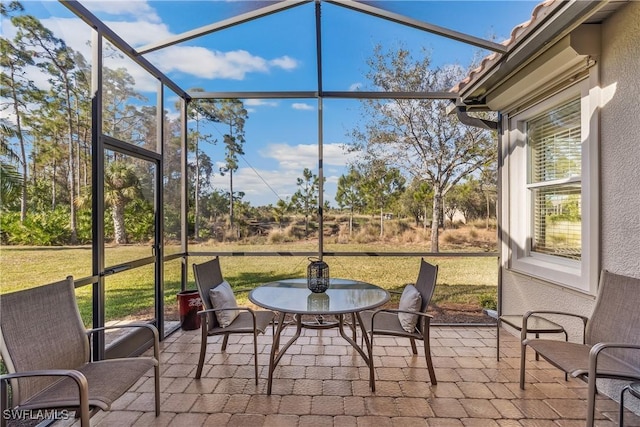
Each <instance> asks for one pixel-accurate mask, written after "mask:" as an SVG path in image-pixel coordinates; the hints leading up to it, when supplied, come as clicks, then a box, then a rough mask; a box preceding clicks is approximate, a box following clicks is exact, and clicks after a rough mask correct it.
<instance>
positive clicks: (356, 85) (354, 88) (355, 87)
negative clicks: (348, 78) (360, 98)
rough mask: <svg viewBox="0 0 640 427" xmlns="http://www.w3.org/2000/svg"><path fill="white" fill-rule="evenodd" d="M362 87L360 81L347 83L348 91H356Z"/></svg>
mask: <svg viewBox="0 0 640 427" xmlns="http://www.w3.org/2000/svg"><path fill="white" fill-rule="evenodd" d="M360 89H362V83H360V82H356V83H352V84H350V85H349V92H356V91H359V90H360Z"/></svg>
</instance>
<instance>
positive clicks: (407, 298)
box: [398, 285, 422, 332]
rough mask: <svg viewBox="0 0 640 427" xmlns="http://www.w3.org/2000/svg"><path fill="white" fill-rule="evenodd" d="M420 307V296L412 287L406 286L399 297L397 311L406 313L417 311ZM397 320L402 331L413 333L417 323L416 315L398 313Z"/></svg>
mask: <svg viewBox="0 0 640 427" xmlns="http://www.w3.org/2000/svg"><path fill="white" fill-rule="evenodd" d="M421 305H422V295H420V292H418V290H417V289H416V287H415V286H413V285H407V286H406V287H405V288H404V291H402V296H401V297H400V303H399V304H398V309H400V310H406V311H416V312H417V311H418V310H420V306H421ZM398 320H400V324H401V325H402V329H404V330H405V331H407V332H414V331H415V329H416V325H417V323H418V316H417V315H416V314H409V313H398Z"/></svg>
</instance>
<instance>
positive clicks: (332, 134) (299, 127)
mask: <svg viewBox="0 0 640 427" xmlns="http://www.w3.org/2000/svg"><path fill="white" fill-rule="evenodd" d="M369 3H370V4H373V5H375V6H378V7H381V8H387V9H389V10H391V11H392V12H395V13H400V14H403V15H407V16H409V17H412V18H416V19H420V20H423V21H425V22H428V23H430V24H435V25H439V26H444V27H448V28H451V29H453V30H456V31H460V32H463V33H467V34H470V35H473V36H476V37H481V38H485V39H493V40H495V41H497V42H500V41H502V40H505V39H507V38H508V37H509V35H510V33H511V30H512V29H513V27H514V26H516V25H518V24H520V23H522V22H525V21H527V20H528V19H529V18H530V16H531V12H532V10H533V8H534V7H535V5H536V4H537V2H531V1H515V0H512V1H455V0H453V1H452V0H449V1H423V0H408V1H374V2H369ZM83 4H85V6H86V7H87V8H88V9H89V10H91V11H92V12H93V13H94V14H96V15H97V16H98V17H99V18H100V19H102V20H103V21H105V22H106V23H107V24H108V25H109V26H110V27H112V28H113V29H114V30H116V31H117V32H118V33H119V34H120V35H121V36H122V37H123V38H124V39H125V40H126V41H127V42H128V43H130V44H131V45H132V46H133V47H141V46H144V45H146V44H149V43H153V42H157V41H161V40H164V39H166V38H168V37H171V36H173V35H176V34H180V33H182V32H184V31H188V30H191V29H193V28H197V27H200V26H203V25H208V24H210V23H213V22H216V21H218V20H221V19H225V18H229V17H231V16H234V15H237V14H239V13H243V12H246V11H247V10H250V9H252V8H256V7H258V6H260V5H261V4H264V2H256V1H237V0H230V1H223V0H217V1H215V0H214V1H151V2H147V1H142V0H130V1H95V0H92V1H88V2H83ZM24 5H25V7H26V13H30V14H33V15H35V16H37V17H38V18H40V19H41V20H43V22H44V23H45V25H47V26H48V27H49V28H51V29H52V30H53V31H54V33H55V34H56V35H57V36H58V37H61V38H63V39H64V40H65V41H66V42H67V43H68V44H69V45H70V46H72V47H73V48H74V49H76V50H79V51H81V52H82V53H83V54H84V55H85V57H86V58H88V59H89V58H91V55H90V48H89V47H88V46H87V45H86V40H89V39H90V31H89V29H88V27H86V25H84V24H83V23H82V22H80V20H79V19H77V18H75V17H74V16H73V15H72V14H71V13H70V12H69V11H68V10H66V8H65V7H64V6H62V5H60V4H59V3H57V2H53V1H45V2H39V1H26V2H24ZM322 23H323V25H322V35H323V40H322V43H323V88H324V90H329V91H331V90H334V91H349V90H354V89H358V88H367V86H368V83H367V81H366V80H365V77H364V76H365V74H366V72H367V68H366V59H367V58H369V57H370V56H371V54H372V53H373V49H374V47H375V46H376V45H378V44H382V45H383V46H385V48H386V49H396V48H398V47H404V48H408V49H411V50H412V51H415V52H417V55H418V54H419V53H420V52H421V51H422V49H426V50H427V51H428V52H430V55H431V59H432V64H433V65H435V66H441V65H446V64H452V63H456V64H460V65H462V66H465V67H466V66H468V65H469V64H470V63H471V61H472V59H473V57H474V55H477V54H478V48H476V47H474V46H468V45H465V44H464V43H460V42H455V41H452V40H449V39H446V38H443V37H438V36H435V35H432V34H429V33H426V32H422V31H419V30H415V29H412V28H409V27H406V26H402V25H399V24H395V23H392V22H388V21H385V20H381V19H379V18H375V17H371V16H369V15H365V14H361V13H357V12H355V11H352V10H348V9H345V8H342V7H339V6H335V5H332V4H328V3H323V4H322ZM2 32H3V35H5V36H10V35H11V28H10V26H8V25H6V24H3V29H2ZM315 43H316V42H315V16H314V4H313V3H309V4H305V5H302V6H298V7H295V8H292V9H289V10H287V11H284V12H280V13H278V14H274V15H270V16H266V17H264V18H261V19H258V20H254V21H251V22H249V23H245V24H242V25H240V26H236V27H232V28H229V29H226V30H223V31H220V32H217V33H213V34H209V35H207V36H204V37H201V38H197V39H193V40H190V41H187V42H185V43H181V44H179V45H175V46H172V47H169V48H166V49H163V50H161V51H157V52H152V53H149V54H147V55H146V56H147V58H148V59H149V60H150V61H152V62H153V63H154V64H156V65H157V67H158V68H159V69H161V70H162V71H163V72H165V73H166V74H167V75H168V76H169V77H170V78H171V79H173V80H174V81H175V82H176V83H177V84H178V85H180V86H181V87H182V88H183V89H185V90H188V89H190V88H194V87H201V88H204V89H205V90H207V91H315V90H317V74H316V70H317V64H316V54H315V46H316V45H315ZM486 53H488V52H485V54H486ZM114 62H116V61H114ZM106 65H108V66H121V65H124V66H127V68H128V69H129V72H130V73H131V74H132V75H133V76H134V78H135V79H136V87H137V89H138V90H139V91H142V92H144V93H145V94H146V95H147V96H148V98H149V99H151V100H153V99H155V95H154V90H155V82H154V80H153V79H152V78H150V77H149V76H148V75H145V73H144V72H143V71H142V70H141V69H139V68H138V67H136V66H134V65H132V63H131V62H126V63H124V64H120V63H118V64H116V63H113V64H110V63H109V61H107V64H106ZM34 79H35V80H36V81H37V83H38V84H41V85H44V84H46V83H45V82H44V81H39V82H38V78H37V77H35V78H34ZM369 89H370V87H369ZM167 96H168V97H169V102H168V103H167V106H168V107H172V106H173V104H174V99H175V98H174V97H172V95H171V94H167ZM244 102H245V106H246V108H247V109H248V111H249V119H248V120H247V122H246V126H245V131H246V140H247V142H246V145H245V152H246V155H245V156H244V158H243V159H241V160H240V169H239V170H238V171H237V172H236V174H235V180H234V190H237V191H244V192H245V193H246V197H245V199H246V200H248V201H250V202H251V203H252V204H253V205H265V204H269V203H272V204H275V202H276V201H277V198H278V197H280V198H287V197H290V196H291V194H292V193H293V192H295V190H296V178H297V177H299V176H301V175H302V170H303V169H304V168H305V167H308V168H310V169H312V170H314V171H317V134H318V130H317V129H318V125H317V118H318V113H317V107H318V103H317V100H316V99H294V100H283V99H266V100H265V99H261V100H256V99H245V100H244ZM324 114H325V115H324V128H323V130H324V156H325V161H324V174H325V177H326V178H327V184H326V187H325V196H324V197H325V200H327V201H329V203H330V204H331V205H332V206H336V203H335V200H334V195H335V186H336V183H337V180H338V177H339V176H340V175H341V174H342V173H344V171H345V170H346V164H347V163H348V157H347V155H345V154H344V152H343V151H342V149H341V146H342V145H343V144H344V143H345V142H348V140H349V139H348V136H347V134H348V133H349V132H350V130H352V129H353V128H354V127H355V126H357V125H358V124H359V123H363V122H362V120H363V119H362V117H361V115H360V112H359V102H358V101H355V100H325V101H324ZM207 132H208V133H211V134H212V135H213V136H214V137H218V138H219V139H221V134H222V133H224V132H225V129H223V128H222V127H221V126H220V125H218V126H214V127H211V128H209V129H207ZM202 148H204V149H205V150H206V151H207V152H208V153H209V155H210V156H211V157H212V159H213V160H214V161H219V160H222V147H220V145H218V146H206V145H205V146H203V147H202ZM250 166H251V167H250ZM264 181H266V182H267V183H268V184H269V185H268V186H267V185H265V184H264ZM211 185H212V186H213V187H215V188H220V189H223V190H228V178H227V177H221V176H216V177H214V179H212V183H211Z"/></svg>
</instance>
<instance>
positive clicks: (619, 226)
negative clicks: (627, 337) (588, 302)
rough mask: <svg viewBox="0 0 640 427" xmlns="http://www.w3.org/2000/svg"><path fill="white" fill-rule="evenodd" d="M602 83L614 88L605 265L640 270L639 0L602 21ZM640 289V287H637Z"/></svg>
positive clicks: (607, 138)
mask: <svg viewBox="0 0 640 427" xmlns="http://www.w3.org/2000/svg"><path fill="white" fill-rule="evenodd" d="M602 38H603V40H604V41H605V42H604V43H603V44H602V63H603V64H604V66H603V68H602V73H601V80H602V86H603V87H604V88H611V90H615V94H614V95H613V97H612V98H611V100H610V101H609V103H608V104H607V105H606V107H605V108H604V109H603V110H602V112H601V114H600V123H601V127H602V134H601V136H600V146H601V149H600V150H601V151H600V164H601V168H600V171H601V172H600V188H601V190H600V193H601V195H600V198H601V201H602V210H601V213H600V217H601V222H602V231H601V233H602V234H601V236H602V237H601V244H600V247H601V260H602V268H605V269H608V270H611V271H614V272H616V273H621V274H627V275H629V276H635V277H638V276H640V2H636V1H633V2H630V3H629V4H628V5H627V6H625V7H624V8H623V9H622V10H620V11H618V13H616V14H615V15H613V16H612V17H611V18H610V19H609V20H607V21H606V22H605V24H604V26H603V31H602ZM638 292H640V289H638Z"/></svg>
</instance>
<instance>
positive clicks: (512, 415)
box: [58, 326, 640, 427]
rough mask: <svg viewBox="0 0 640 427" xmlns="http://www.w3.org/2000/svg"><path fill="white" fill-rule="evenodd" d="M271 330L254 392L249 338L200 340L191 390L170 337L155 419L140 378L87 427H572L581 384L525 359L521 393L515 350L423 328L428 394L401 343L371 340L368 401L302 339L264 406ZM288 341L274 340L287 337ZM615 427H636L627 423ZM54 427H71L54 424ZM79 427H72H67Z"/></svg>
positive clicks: (478, 334)
mask: <svg viewBox="0 0 640 427" xmlns="http://www.w3.org/2000/svg"><path fill="white" fill-rule="evenodd" d="M270 332H271V331H270V330H269V331H268V333H267V335H266V336H261V337H260V339H259V351H260V359H261V360H260V363H261V366H260V378H259V381H258V385H257V386H256V385H255V384H254V380H253V360H252V357H253V347H252V344H251V338H250V337H244V336H243V337H240V336H237V337H233V336H232V337H230V338H229V345H228V347H227V348H228V350H227V352H226V353H220V343H221V338H220V337H211V338H209V340H210V343H211V344H210V345H209V347H208V349H207V351H208V352H209V353H210V356H209V358H208V361H207V363H206V364H205V369H204V371H203V376H202V379H200V380H195V379H193V376H194V372H195V369H196V363H197V358H198V351H199V348H200V346H199V340H200V331H179V332H177V333H175V334H173V335H172V336H171V337H169V338H167V339H166V340H165V341H164V342H163V343H161V348H162V355H161V363H162V366H161V372H162V380H161V392H162V407H161V408H162V414H161V416H160V417H158V418H156V417H155V416H154V412H153V378H152V375H151V372H150V373H149V375H148V377H147V378H143V379H142V380H140V381H139V382H138V383H137V384H135V385H134V386H133V387H132V388H131V389H130V391H129V392H127V393H126V394H125V395H124V396H122V397H121V398H120V399H119V400H118V401H116V402H115V403H114V405H113V407H112V410H111V411H109V412H99V413H98V414H97V415H95V416H94V417H93V418H92V425H96V426H118V427H123V426H146V425H149V426H167V425H171V426H190V427H196V426H201V425H203V426H206V425H211V426H214V425H230V426H251V427H258V426H300V427H306V426H376V427H384V426H392V425H395V426H403V427H404V426H443V427H447V426H509V427H511V426H514V427H515V426H525V427H533V426H536V427H546V426H549V427H551V426H564V427H570V426H576V427H578V426H583V425H584V419H585V413H586V383H584V382H582V381H580V380H577V379H572V378H570V379H569V381H567V382H565V380H564V375H563V373H562V372H561V371H559V370H558V369H555V368H553V367H552V366H551V365H549V364H548V363H547V362H544V361H539V362H536V361H535V360H534V356H533V353H531V354H530V355H529V359H530V361H529V362H528V369H527V389H526V390H524V391H522V390H520V388H519V386H518V374H519V372H518V367H519V351H520V349H519V345H518V340H517V338H515V337H513V336H511V335H510V334H508V333H506V332H505V331H503V332H502V334H501V353H502V354H501V359H500V361H499V362H498V361H496V354H495V328H493V327H484V326H483V327H475V326H459V327H449V326H441V327H432V352H433V356H434V365H435V369H436V374H437V378H438V385H437V386H431V385H430V383H429V375H428V371H427V368H426V364H425V360H424V357H423V355H422V353H421V349H419V350H418V352H419V353H418V356H413V355H412V354H411V350H410V346H409V342H408V340H402V339H396V338H385V337H380V338H379V337H376V338H375V352H374V357H375V364H376V378H377V381H376V392H375V393H372V392H371V391H370V389H369V382H368V368H367V367H366V365H365V363H364V362H363V360H362V359H361V358H360V356H359V355H358V354H357V353H356V352H355V350H353V348H352V347H351V346H350V345H349V344H348V343H347V342H346V341H344V340H343V339H342V338H341V337H340V336H339V335H338V332H337V330H335V329H330V330H309V329H307V330H304V331H303V333H304V335H303V336H301V337H300V338H299V339H298V341H297V342H296V343H295V344H294V345H293V346H292V347H291V348H289V350H288V351H287V353H286V355H285V356H284V357H283V358H282V360H281V362H280V365H279V366H278V367H277V368H276V370H275V378H274V383H273V394H272V395H271V396H267V395H266V383H267V380H266V378H267V371H268V366H267V363H268V351H269V349H270V340H271V335H270ZM292 332H293V329H292V328H290V329H289V330H286V331H285V334H290V333H292ZM617 416H618V405H617V403H616V402H614V401H612V400H610V399H608V398H606V397H599V398H598V402H597V414H596V419H597V422H596V425H598V426H615V425H617ZM625 421H626V424H625V425H626V426H640V417H638V416H637V415H635V414H632V413H630V412H628V411H627V413H626V414H625ZM58 424H59V425H64V424H71V423H70V422H59V423H58ZM76 424H78V423H76Z"/></svg>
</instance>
